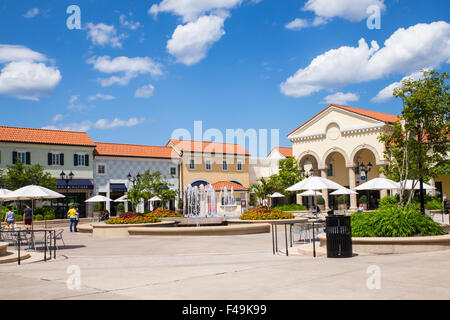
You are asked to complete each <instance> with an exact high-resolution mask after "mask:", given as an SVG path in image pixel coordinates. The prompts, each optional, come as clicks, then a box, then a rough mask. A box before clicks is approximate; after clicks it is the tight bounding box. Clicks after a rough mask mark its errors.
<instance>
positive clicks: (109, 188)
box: [105, 180, 111, 212]
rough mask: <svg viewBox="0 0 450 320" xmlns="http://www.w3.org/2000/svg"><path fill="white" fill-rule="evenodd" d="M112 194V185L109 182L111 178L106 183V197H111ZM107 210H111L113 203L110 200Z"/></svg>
mask: <svg viewBox="0 0 450 320" xmlns="http://www.w3.org/2000/svg"><path fill="white" fill-rule="evenodd" d="M110 196H111V186H110V184H109V180H108V182H107V183H106V197H107V198H108V199H109V198H110ZM105 209H106V210H108V212H111V203H110V201H106V208H105Z"/></svg>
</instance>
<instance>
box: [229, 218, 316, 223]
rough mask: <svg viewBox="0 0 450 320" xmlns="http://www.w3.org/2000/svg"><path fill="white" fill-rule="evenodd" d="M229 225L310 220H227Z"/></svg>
mask: <svg viewBox="0 0 450 320" xmlns="http://www.w3.org/2000/svg"><path fill="white" fill-rule="evenodd" d="M226 221H227V222H228V223H229V224H238V223H275V222H293V223H294V222H295V223H297V222H306V221H308V218H294V219H275V220H241V219H227V220H226Z"/></svg>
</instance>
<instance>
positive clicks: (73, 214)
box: [67, 208, 77, 232]
mask: <svg viewBox="0 0 450 320" xmlns="http://www.w3.org/2000/svg"><path fill="white" fill-rule="evenodd" d="M67 217H68V218H69V219H70V232H72V228H73V227H74V229H75V232H77V209H76V208H71V209H69V211H67Z"/></svg>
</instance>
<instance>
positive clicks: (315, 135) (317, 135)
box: [289, 124, 385, 142]
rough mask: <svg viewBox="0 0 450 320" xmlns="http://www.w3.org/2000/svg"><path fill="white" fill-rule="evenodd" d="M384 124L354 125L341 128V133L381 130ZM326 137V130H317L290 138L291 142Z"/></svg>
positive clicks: (350, 133) (349, 133)
mask: <svg viewBox="0 0 450 320" xmlns="http://www.w3.org/2000/svg"><path fill="white" fill-rule="evenodd" d="M384 126H385V125H384V124H376V125H371V126H364V127H354V128H348V129H342V130H340V132H341V134H342V135H343V136H344V135H346V136H348V135H352V134H360V133H369V132H376V131H380V130H381V129H383V128H384ZM325 137H326V132H317V133H313V134H308V135H302V136H297V137H293V138H290V139H289V140H290V141H291V142H298V141H305V140H317V139H324V138H325Z"/></svg>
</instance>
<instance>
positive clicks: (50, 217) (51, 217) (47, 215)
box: [44, 213, 55, 220]
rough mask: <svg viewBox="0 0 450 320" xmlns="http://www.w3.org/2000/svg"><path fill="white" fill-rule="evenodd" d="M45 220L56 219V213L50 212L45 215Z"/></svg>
mask: <svg viewBox="0 0 450 320" xmlns="http://www.w3.org/2000/svg"><path fill="white" fill-rule="evenodd" d="M44 220H55V214H54V213H48V214H46V215H45V216H44Z"/></svg>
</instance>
